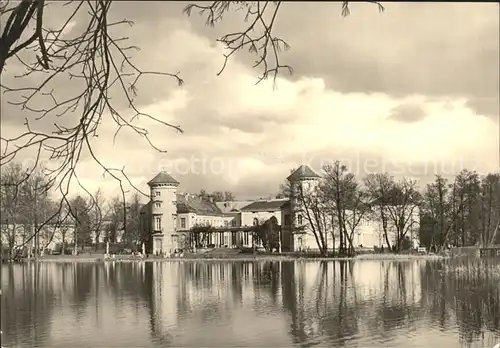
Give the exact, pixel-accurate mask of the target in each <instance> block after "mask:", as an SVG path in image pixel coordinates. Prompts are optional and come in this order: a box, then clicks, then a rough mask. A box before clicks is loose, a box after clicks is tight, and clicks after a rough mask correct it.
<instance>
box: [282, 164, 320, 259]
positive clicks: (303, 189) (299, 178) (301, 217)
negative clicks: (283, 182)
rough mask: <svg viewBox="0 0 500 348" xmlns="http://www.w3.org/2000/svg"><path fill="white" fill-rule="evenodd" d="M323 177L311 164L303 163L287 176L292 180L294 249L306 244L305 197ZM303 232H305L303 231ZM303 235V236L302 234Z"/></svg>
mask: <svg viewBox="0 0 500 348" xmlns="http://www.w3.org/2000/svg"><path fill="white" fill-rule="evenodd" d="M320 178H321V177H320V176H319V175H318V174H316V173H315V172H314V171H313V170H312V169H311V168H310V167H309V166H307V165H305V164H303V165H301V166H300V167H299V168H297V169H296V170H295V171H294V172H293V173H292V174H290V176H289V177H288V178H287V180H288V182H290V217H291V219H290V220H291V221H290V226H291V234H292V238H293V243H292V248H291V249H292V250H291V251H298V250H299V249H301V248H303V247H304V245H305V244H306V241H305V240H304V238H306V236H305V235H303V234H304V233H307V228H305V227H306V225H307V221H306V218H305V214H304V207H303V199H304V197H307V195H308V194H309V193H310V192H311V190H312V189H314V188H315V187H316V186H317V184H318V182H319V179H320ZM301 232H303V233H301ZM301 235H303V236H301Z"/></svg>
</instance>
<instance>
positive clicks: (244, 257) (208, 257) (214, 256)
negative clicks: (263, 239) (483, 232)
mask: <svg viewBox="0 0 500 348" xmlns="http://www.w3.org/2000/svg"><path fill="white" fill-rule="evenodd" d="M442 258H445V256H440V255H428V254H392V253H382V254H380V253H379V254H375V253H367V254H360V255H356V256H354V257H338V256H329V257H325V256H321V255H319V254H312V253H311V254H304V253H282V254H277V253H274V254H271V253H257V254H245V253H238V252H237V251H232V252H230V251H228V252H225V253H222V252H205V253H186V254H185V255H184V257H182V258H179V257H172V258H162V257H153V256H151V257H147V258H142V257H139V256H134V255H116V256H115V257H114V258H106V257H105V255H103V254H91V255H89V254H86V255H77V256H73V255H47V256H43V257H40V258H38V259H35V260H32V261H38V262H108V261H115V262H156V261H162V262H189V261H228V262H229V261H293V260H300V261H307V260H310V261H327V260H332V261H333V260H393V261H410V260H437V259H442ZM26 261H28V260H26Z"/></svg>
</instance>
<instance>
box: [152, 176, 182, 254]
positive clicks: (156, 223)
mask: <svg viewBox="0 0 500 348" xmlns="http://www.w3.org/2000/svg"><path fill="white" fill-rule="evenodd" d="M148 186H149V189H150V193H151V219H152V221H151V226H152V228H151V229H152V231H151V233H152V234H151V236H152V241H153V245H152V252H153V255H160V254H168V253H171V252H173V250H174V249H176V248H178V247H179V246H178V241H177V235H176V225H177V221H176V220H177V202H176V201H177V187H178V186H179V182H178V181H177V180H175V179H174V178H173V177H172V176H171V175H170V174H168V173H167V172H165V171H161V172H160V173H158V174H157V175H156V176H155V177H154V178H153V179H151V181H150V182H148Z"/></svg>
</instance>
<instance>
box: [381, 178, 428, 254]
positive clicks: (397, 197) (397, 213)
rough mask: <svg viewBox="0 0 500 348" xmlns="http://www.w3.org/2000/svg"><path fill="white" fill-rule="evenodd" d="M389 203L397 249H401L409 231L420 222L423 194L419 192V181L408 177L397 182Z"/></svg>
mask: <svg viewBox="0 0 500 348" xmlns="http://www.w3.org/2000/svg"><path fill="white" fill-rule="evenodd" d="M389 203H390V204H388V205H387V208H388V211H389V219H390V220H391V222H392V225H393V226H394V229H395V232H396V251H400V250H401V248H402V243H403V241H404V240H405V238H406V237H407V236H408V232H410V231H413V230H414V229H415V225H416V224H418V222H419V218H416V214H417V213H418V212H419V210H418V209H419V206H420V203H421V195H420V193H419V192H418V188H417V182H416V181H414V180H411V179H408V178H403V179H401V180H399V181H397V182H395V185H394V186H393V188H392V190H391V195H390V202H389Z"/></svg>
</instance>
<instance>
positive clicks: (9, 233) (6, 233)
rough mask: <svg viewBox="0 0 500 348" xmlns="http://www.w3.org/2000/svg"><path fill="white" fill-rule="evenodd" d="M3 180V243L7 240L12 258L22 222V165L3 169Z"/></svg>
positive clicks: (0, 197) (12, 164) (11, 164)
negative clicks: (20, 187)
mask: <svg viewBox="0 0 500 348" xmlns="http://www.w3.org/2000/svg"><path fill="white" fill-rule="evenodd" d="M0 178H1V180H0V181H1V186H0V188H1V194H0V199H1V205H0V207H1V216H2V221H1V226H2V236H1V237H2V241H3V239H4V238H5V239H6V240H7V245H8V248H9V254H10V256H11V257H12V251H13V250H14V246H15V244H16V237H17V235H18V230H19V227H21V226H20V222H21V221H20V220H21V205H22V204H23V202H22V197H21V195H20V192H19V183H21V182H22V180H23V171H22V167H21V165H19V164H17V163H10V164H9V165H7V166H5V167H4V168H2V171H1V172H0Z"/></svg>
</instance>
